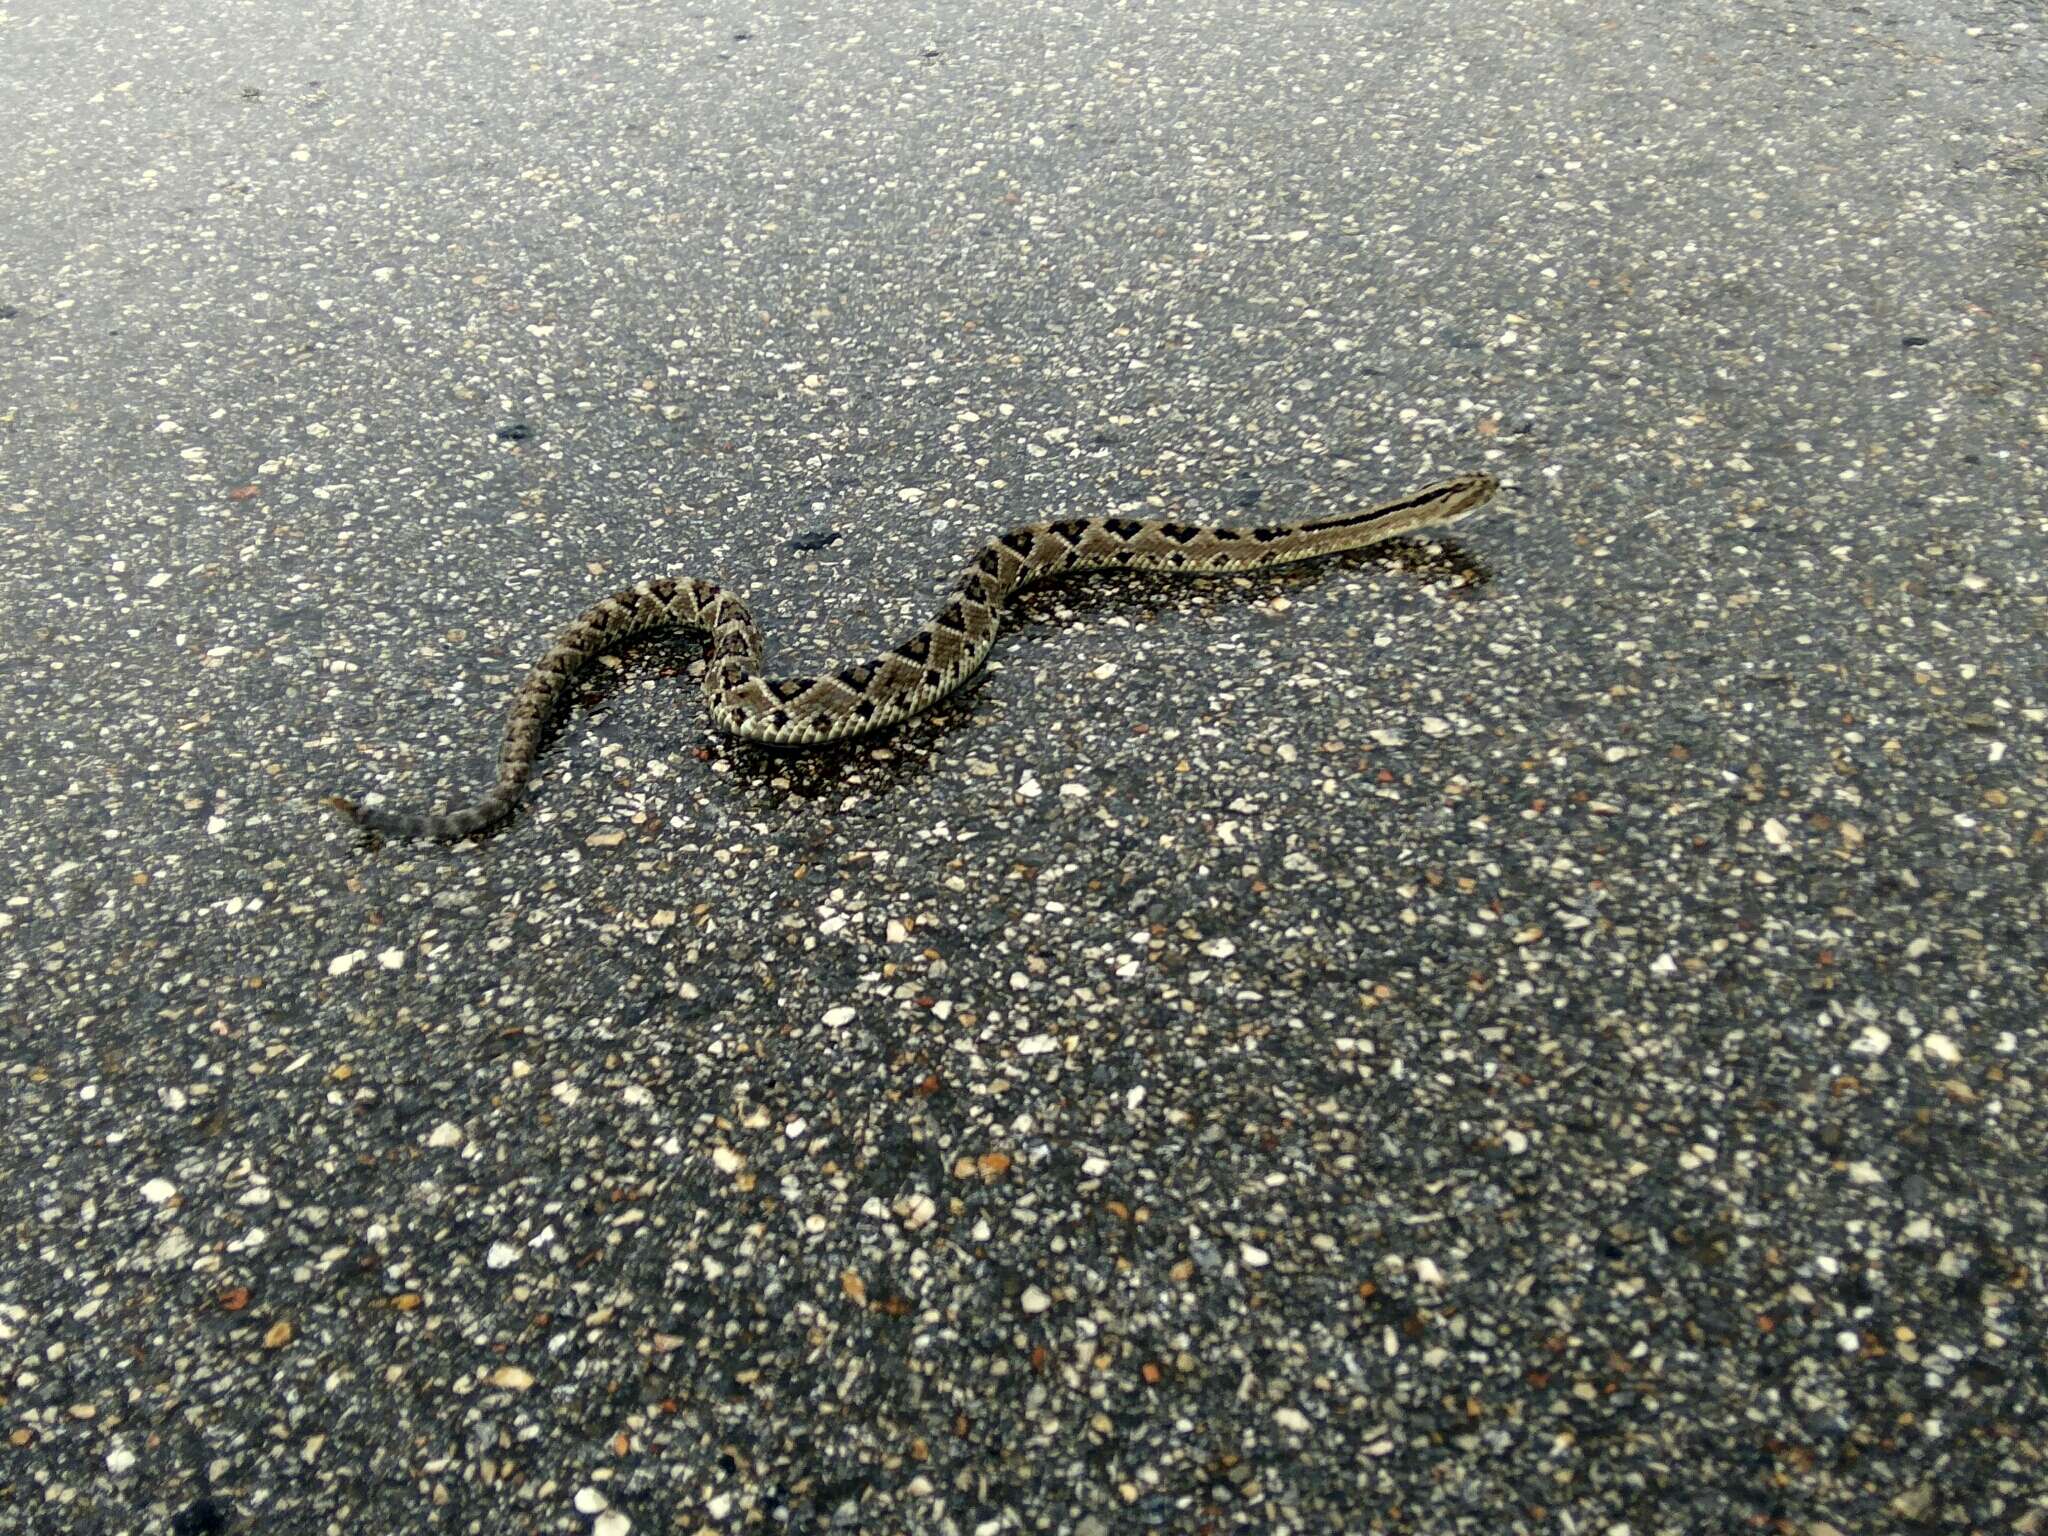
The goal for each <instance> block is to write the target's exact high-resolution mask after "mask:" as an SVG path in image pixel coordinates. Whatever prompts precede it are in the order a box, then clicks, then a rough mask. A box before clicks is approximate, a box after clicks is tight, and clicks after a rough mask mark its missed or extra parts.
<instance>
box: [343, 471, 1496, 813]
mask: <svg viewBox="0 0 2048 1536" xmlns="http://www.w3.org/2000/svg"><path fill="white" fill-rule="evenodd" d="M1498 489H1499V485H1498V483H1497V482H1496V481H1495V480H1494V479H1493V477H1492V476H1491V475H1461V476H1459V477H1457V478H1456V479H1451V480H1444V481H1440V482H1438V483H1437V484H1435V485H1432V486H1430V487H1429V488H1428V489H1426V490H1422V491H1417V492H1416V493H1415V494H1414V495H1412V496H1406V497H1403V498H1401V499H1400V500H1398V501H1390V502H1386V503H1383V504H1382V505H1380V506H1376V507H1373V508H1370V509H1369V510H1366V511H1363V512H1357V513H1354V514H1351V515H1349V516H1346V517H1336V518H1328V519H1324V520H1321V521H1317V522H1302V523H1283V524H1280V525H1278V526H1276V527H1269V528H1221V527H1203V526H1199V525H1194V524H1187V523H1176V522H1169V521H1164V520H1161V519H1157V518H1120V517H1090V518H1073V519H1070V520H1067V521H1064V522H1053V523H1032V524H1030V525H1028V526H1027V527H1023V528H1018V529H1014V530H1012V531H1011V532H1009V533H1006V534H1003V535H1002V536H1001V537H1000V538H997V539H993V540H991V541H990V542H989V543H988V544H987V545H986V546H985V547H984V548H983V549H982V550H981V552H980V553H979V554H978V555H976V556H975V559H974V562H973V564H971V565H970V566H968V568H967V569H966V571H965V572H963V573H962V574H961V576H960V579H959V580H958V581H957V582H956V583H955V584H954V587H953V591H952V594H951V596H950V597H949V598H948V599H947V601H946V603H945V606H943V607H942V608H940V609H939V611H938V612H937V613H936V614H934V615H933V616H932V618H931V619H930V620H929V621H928V622H926V623H925V624H924V626H923V627H922V628H920V629H918V630H917V631H916V632H915V633H914V634H912V635H911V636H910V637H909V638H908V639H906V640H904V641H903V642H902V643H900V644H898V645H895V646H892V647H891V648H890V649H888V650H886V651H883V652H882V653H881V654H880V655H878V656H872V657H870V658H868V659H867V660H866V661H861V662H856V663H854V664H853V665H852V666H848V667H843V668H841V669H840V670H838V671H836V672H820V673H818V674H816V675H815V676H811V677H768V676H766V675H764V674H763V673H762V671H761V649H762V647H761V631H760V628H759V626H758V625H756V624H755V623H754V616H753V615H752V614H751V613H749V612H748V611H747V605H746V604H745V603H744V602H742V601H741V600H740V598H739V597H738V596H737V595H736V594H734V593H732V592H729V591H727V590H726V589H724V588H723V587H720V586H719V585H718V584H717V583H715V582H710V581H703V580H699V579H695V578H686V579H669V578H663V579H661V580H658V581H643V582H641V583H640V584H639V585H637V586H632V587H627V588H625V589H624V590H623V591H619V592H614V593H613V594H612V595H611V596H610V597H607V598H605V599H603V600H602V601H600V602H599V603H597V605H596V606H594V607H592V608H590V609H588V610H587V611H586V612H584V613H583V614H582V615H580V616H579V617H578V618H577V619H576V620H575V622H574V623H572V624H570V625H569V626H568V628H566V629H564V630H563V631H562V632H561V634H559V635H558V636H556V637H555V643H554V644H553V645H551V646H550V647H548V650H547V654H545V655H544V656H542V657H541V659H540V660H539V662H537V663H536V664H535V665H534V668H533V670H532V672H530V673H529V674H528V675H527V678H526V681H525V683H524V684H523V685H522V686H521V688H520V690H519V693H518V695H517V696H516V697H515V698H514V700H513V703H512V714H511V718H510V720H509V721H507V723H506V726H505V735H504V739H503V741H502V742H501V743H500V745H499V748H498V782H497V783H496V785H494V786H493V787H492V788H491V790H490V792H489V793H487V794H486V795H484V796H483V797H482V798H481V799H480V800H478V801H476V802H475V803H474V804H473V805H469V806H467V807H465V808H463V809H462V810H458V811H449V812H445V813H440V814H430V815H418V814H414V813H411V812H401V811H386V810H382V809H380V808H378V807H375V806H363V805H358V804H356V803H355V802H354V801H351V800H346V799H343V798H342V797H341V796H339V795H335V796H331V797H330V798H329V799H328V800H327V802H326V803H327V804H328V805H330V806H332V807H333V808H334V809H335V810H337V811H339V812H341V814H342V815H344V816H346V817H348V818H349V819H350V820H351V821H354V822H356V823H358V824H359V825H361V826H363V827H367V828H368V829H370V830H371V831H374V832H387V833H392V834H395V835H397V836H400V837H441V838H454V837H467V836H468V835H469V834H470V833H472V832H479V831H482V830H483V829H484V828H486V827H489V826H491V825H492V824H493V823H495V822H498V821H501V820H503V819H504V818H505V817H506V816H507V815H509V814H510V813H511V811H512V808H513V807H514V806H515V805H517V804H518V803H519V797H520V795H521V794H522V793H523V792H524V790H525V788H526V781H527V780H528V778H530V777H531V776H532V773H533V765H534V762H535V760H536V759H537V758H538V757H539V756H540V749H541V742H542V738H543V736H544V734H545V732H546V727H547V722H548V717H549V715H550V714H551V713H552V711H553V709H554V706H555V704H556V703H557V701H558V700H559V699H560V698H561V697H562V694H563V692H564V690H566V689H567V688H568V686H569V684H570V682H571V680H572V679H574V678H575V676H576V675H577V674H578V673H579V672H580V671H581V670H582V669H583V668H584V666H585V665H587V664H588V663H589V662H590V661H591V660H592V659H593V658H595V657H596V656H598V655H599V654H601V653H602V652H605V651H609V650H613V649H616V648H617V647H618V646H620V645H621V644H623V643H625V642H627V641H629V640H633V639H636V638H638V637H640V636H643V635H646V634H648V633H650V632H652V631H654V630H659V629H667V628H671V627H680V628H694V629H702V630H707V631H709V633H710V637H711V655H710V660H709V662H708V663H707V664H706V666H705V670H704V702H705V704H706V705H707V706H708V708H709V710H710V713H711V723H712V724H713V725H715V726H717V727H718V729H720V730H721V731H727V732H730V733H731V734H732V735H735V736H741V737H745V738H746V739H748V740H750V741H765V742H775V743H779V744H783V745H790V746H814V745H818V744H820V743H823V742H828V741H837V740H839V739H841V738H842V737H847V736H858V735H861V734H863V733H865V732H868V731H875V730H880V729H882V728H883V727H885V726H890V725H895V724H897V723H898V722H900V721H903V720H908V719H909V718H910V717H911V716H913V715H916V714H918V713H920V712H922V711H924V710H926V709H929V708H930V707H931V706H932V705H933V704H936V703H937V702H938V701H939V700H940V699H943V698H945V697H946V695H947V694H949V693H952V692H953V691H954V690H955V689H957V688H958V687H959V686H960V685H961V684H962V683H964V682H966V681H967V679H968V678H970V677H972V676H973V675H974V673H975V671H976V670H977V669H978V668H979V667H980V666H981V664H982V662H983V661H984V660H985V659H986V658H987V656H988V653H989V650H990V648H991V647H992V646H993V645H994V644H995V639H996V632H997V630H998V629H999V628H1000V626H1001V610H1002V605H1003V602H1004V601H1005V599H1007V598H1008V597H1009V596H1010V595H1011V594H1012V593H1013V592H1015V591H1017V590H1018V589H1019V588H1020V587H1023V586H1025V585H1027V584H1029V583H1030V582H1033V581H1038V580H1041V579H1043V578H1045V577H1049V576H1057V575H1063V574H1065V573H1067V572H1070V571H1092V570H1146V571H1167V572H1176V573H1180V574H1184V575H1203V574H1207V573H1212V572H1214V573H1227V572H1232V571H1249V570H1257V569H1259V568H1261V567H1264V566H1270V565H1292V564H1295V563H1298V562H1300V561H1303V560H1317V559H1321V558H1322V557H1324V556H1326V555H1335V554H1341V553H1343V552H1344V551H1346V550H1354V549H1363V548H1365V547H1366V546H1367V545H1369V544H1377V543H1379V542H1380V541H1381V540H1383V539H1390V538H1393V537H1395V536H1397V535H1399V534H1404V533H1413V532H1415V531H1416V530H1418V529H1422V528H1433V527H1437V526H1440V525H1442V524H1445V523H1452V522H1456V521H1457V520H1458V519H1460V518H1462V517H1465V516H1467V515H1469V514H1471V513H1473V512H1476V511H1477V510H1478V509H1479V508H1480V507H1482V506H1484V505H1485V504H1486V503H1487V502H1488V501H1490V500H1492V499H1493V495H1494V493H1495V491H1496V490H1498Z"/></svg>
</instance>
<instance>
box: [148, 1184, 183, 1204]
mask: <svg viewBox="0 0 2048 1536" xmlns="http://www.w3.org/2000/svg"><path fill="white" fill-rule="evenodd" d="M177 1192H178V1186H177V1185H175V1184H173V1183H172V1182H171V1181H170V1180H169V1179H151V1180H150V1181H149V1182H148V1183H147V1184H145V1185H143V1186H142V1198H143V1199H145V1200H147V1201H148V1202H149V1203H150V1204H151V1205H162V1204H163V1203H164V1202H165V1201H166V1200H169V1199H170V1198H171V1197H172V1196H173V1195H175V1194H176V1193H177Z"/></svg>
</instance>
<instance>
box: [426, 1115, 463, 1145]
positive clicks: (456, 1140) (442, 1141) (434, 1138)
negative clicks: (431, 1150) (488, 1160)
mask: <svg viewBox="0 0 2048 1536" xmlns="http://www.w3.org/2000/svg"><path fill="white" fill-rule="evenodd" d="M463 1140H464V1138H463V1134H462V1127H461V1126H459V1125H457V1124H456V1123H455V1122H454V1121H453V1120H443V1121H442V1122H441V1123H440V1124H439V1125H437V1126H435V1127H434V1128H433V1130H431V1131H429V1132H428V1133H427V1145H428V1146H430V1147H459V1146H461V1145H462V1143H463Z"/></svg>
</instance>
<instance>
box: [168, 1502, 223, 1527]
mask: <svg viewBox="0 0 2048 1536" xmlns="http://www.w3.org/2000/svg"><path fill="white" fill-rule="evenodd" d="M227 1528H228V1512H227V1511H226V1510H225V1509H223V1508H222V1507H221V1506H220V1504H218V1503H217V1502H216V1501H215V1500H213V1499H211V1498H207V1497H205V1496H201V1497H200V1498H196V1499H194V1500H193V1501H192V1502H191V1503H190V1504H187V1505H186V1506H185V1507H184V1508H183V1509H181V1510H179V1511H178V1512H177V1513H176V1514H175V1515H173V1516H171V1536H221V1533H222V1532H224V1531H226V1530H227Z"/></svg>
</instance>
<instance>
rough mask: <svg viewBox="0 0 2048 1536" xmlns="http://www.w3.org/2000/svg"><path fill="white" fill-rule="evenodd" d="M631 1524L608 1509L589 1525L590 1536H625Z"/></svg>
mask: <svg viewBox="0 0 2048 1536" xmlns="http://www.w3.org/2000/svg"><path fill="white" fill-rule="evenodd" d="M632 1529H633V1522H632V1521H631V1520H629V1519H627V1518H626V1516H625V1515H624V1514H623V1513H621V1512H620V1511H618V1510H616V1509H608V1510H606V1511H605V1512H604V1513H603V1514H601V1515H599V1516H598V1517H597V1518H596V1519H595V1520H593V1521H592V1522H591V1525H590V1536H626V1533H627V1532H628V1531H630V1530H632Z"/></svg>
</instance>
